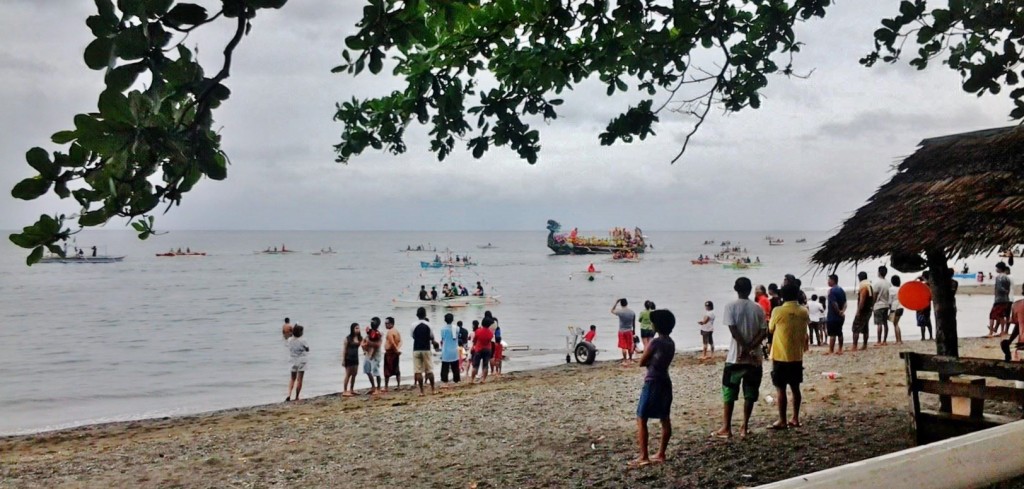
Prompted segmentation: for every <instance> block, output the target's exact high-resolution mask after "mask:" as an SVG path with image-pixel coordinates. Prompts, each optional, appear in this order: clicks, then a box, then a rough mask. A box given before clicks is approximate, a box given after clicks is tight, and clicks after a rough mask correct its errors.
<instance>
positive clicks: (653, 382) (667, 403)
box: [630, 309, 676, 467]
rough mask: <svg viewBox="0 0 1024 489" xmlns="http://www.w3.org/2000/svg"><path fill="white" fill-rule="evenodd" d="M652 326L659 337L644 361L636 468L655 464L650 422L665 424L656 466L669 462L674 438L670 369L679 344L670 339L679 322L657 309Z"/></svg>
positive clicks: (647, 351)
mask: <svg viewBox="0 0 1024 489" xmlns="http://www.w3.org/2000/svg"><path fill="white" fill-rule="evenodd" d="M651 322H652V323H653V325H654V330H655V331H656V332H657V333H658V336H657V337H656V338H654V339H653V340H651V343H650V344H649V345H648V347H647V348H645V349H644V354H643V356H641V357H640V366H641V367H647V373H646V375H645V376H644V387H643V389H642V390H641V391H640V400H639V401H638V402H637V407H636V426H637V441H638V442H639V445H640V456H639V458H637V459H636V460H634V461H633V462H631V463H630V465H631V466H633V467H640V466H643V465H647V464H649V463H651V459H649V458H648V449H647V443H648V438H649V433H648V431H647V420H649V419H651V418H657V419H658V420H660V421H661V440H659V444H658V453H656V454H655V455H654V460H653V461H654V462H664V461H665V449H666V448H667V447H668V440H669V438H672V418H671V416H670V412H671V410H672V378H671V377H670V376H669V372H668V367H669V365H671V364H672V359H673V358H674V357H675V355H676V344H675V342H674V341H672V338H671V337H670V336H669V335H671V334H672V330H673V329H675V326H676V318H675V316H674V315H673V314H672V312H671V311H669V310H667V309H656V310H654V311H652V312H651Z"/></svg>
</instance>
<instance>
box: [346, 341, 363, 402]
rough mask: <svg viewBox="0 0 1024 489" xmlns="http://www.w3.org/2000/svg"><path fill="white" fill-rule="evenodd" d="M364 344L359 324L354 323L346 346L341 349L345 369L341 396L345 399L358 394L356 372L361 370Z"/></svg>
mask: <svg viewBox="0 0 1024 489" xmlns="http://www.w3.org/2000/svg"><path fill="white" fill-rule="evenodd" d="M362 344H363V334H362V333H361V332H360V331H359V323H352V325H351V326H349V329H348V336H346V337H345V345H344V346H343V347H342V348H341V365H342V366H343V367H345V381H344V383H343V384H342V388H341V395H343V396H345V397H349V396H354V395H355V394H356V390H355V389H356V370H357V369H358V368H359V347H360V346H361V345H362Z"/></svg>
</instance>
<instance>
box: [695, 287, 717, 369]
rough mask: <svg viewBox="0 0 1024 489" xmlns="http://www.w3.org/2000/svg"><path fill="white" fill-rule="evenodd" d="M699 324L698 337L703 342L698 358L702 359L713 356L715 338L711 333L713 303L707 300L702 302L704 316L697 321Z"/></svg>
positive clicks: (712, 327) (712, 329)
mask: <svg viewBox="0 0 1024 489" xmlns="http://www.w3.org/2000/svg"><path fill="white" fill-rule="evenodd" d="M697 324H699V325H700V337H701V340H702V341H703V342H704V352H703V353H702V354H701V356H700V359H701V360H704V359H707V358H711V357H713V356H715V339H714V338H713V337H712V333H714V332H715V303H713V302H711V301H707V302H705V303H704V317H703V318H701V320H700V321H697ZM709 347H710V348H711V355H708V348H709Z"/></svg>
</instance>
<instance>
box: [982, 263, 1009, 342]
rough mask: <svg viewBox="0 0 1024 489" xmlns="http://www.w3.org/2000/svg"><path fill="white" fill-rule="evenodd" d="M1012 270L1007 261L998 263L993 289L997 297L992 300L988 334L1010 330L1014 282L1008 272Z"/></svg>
mask: <svg viewBox="0 0 1024 489" xmlns="http://www.w3.org/2000/svg"><path fill="white" fill-rule="evenodd" d="M1009 272H1010V268H1009V267H1007V266H1006V263H1003V262H999V263H996V278H995V284H994V288H995V290H994V291H993V293H994V295H995V299H994V301H993V302H992V310H991V311H990V312H989V314H988V335H989V336H995V335H1003V336H1005V335H1006V334H1007V332H1008V331H1009V324H1010V323H1009V319H1010V304H1012V301H1011V300H1010V289H1011V288H1013V282H1011V281H1010V277H1009V276H1008V275H1007V273H1009Z"/></svg>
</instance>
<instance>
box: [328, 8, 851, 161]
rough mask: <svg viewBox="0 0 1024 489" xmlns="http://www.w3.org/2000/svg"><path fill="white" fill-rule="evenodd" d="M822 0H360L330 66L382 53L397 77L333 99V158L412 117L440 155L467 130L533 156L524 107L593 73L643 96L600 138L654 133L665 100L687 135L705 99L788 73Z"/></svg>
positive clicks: (390, 136) (394, 134)
mask: <svg viewBox="0 0 1024 489" xmlns="http://www.w3.org/2000/svg"><path fill="white" fill-rule="evenodd" d="M830 4H831V0H795V1H786V0H732V1H729V0H672V1H668V0H665V1H657V0H618V1H611V0H589V1H581V0H576V1H571V0H563V1H557V0H493V1H481V0H475V1H474V0H467V1H452V0H369V1H367V2H366V6H365V7H364V8H363V16H362V19H361V20H360V21H359V23H358V24H357V27H358V28H359V30H358V31H357V32H356V33H355V34H354V35H352V36H350V37H348V38H347V39H346V40H345V45H346V46H347V47H348V50H346V51H344V52H343V57H344V59H345V64H343V65H341V66H338V67H337V68H335V71H337V72H341V71H344V72H348V73H351V74H353V75H358V74H360V73H362V72H363V71H365V70H366V69H369V71H370V73H372V74H377V73H379V72H381V71H382V70H383V69H384V65H385V62H386V61H388V58H391V59H390V61H388V62H389V63H390V65H392V66H393V73H394V74H395V75H396V76H400V77H402V78H404V80H405V84H406V87H405V89H404V90H400V91H395V92H392V93H391V94H388V95H385V96H383V97H379V98H373V99H369V100H358V99H353V100H351V101H348V102H344V103H341V104H338V107H337V109H338V110H337V114H336V115H335V119H336V120H338V121H340V122H341V123H342V124H343V125H344V129H343V132H342V135H341V139H342V140H341V143H340V144H338V145H337V146H336V147H335V149H336V150H337V153H338V161H339V162H347V161H348V160H349V159H350V158H351V157H352V156H355V155H358V154H360V153H362V152H363V151H364V150H366V149H367V148H373V149H376V150H386V151H389V152H391V153H394V154H400V153H404V152H405V151H406V145H405V141H404V138H405V129H406V126H407V125H408V124H409V123H410V122H411V121H412V120H416V121H417V122H419V123H420V124H424V125H427V126H428V127H429V133H430V136H431V143H430V149H431V151H433V152H435V153H436V154H437V157H438V158H439V159H444V158H445V157H446V156H448V155H449V154H450V153H451V152H452V151H454V150H455V148H456V145H457V144H459V143H460V142H463V141H464V142H465V145H466V149H468V150H469V151H471V152H472V154H473V156H474V157H476V158H480V157H481V156H482V155H483V154H484V152H486V151H487V150H488V149H490V148H491V147H494V146H508V147H509V148H510V149H512V150H513V151H515V152H516V153H517V154H518V155H519V157H520V158H522V159H525V160H526V161H528V162H529V163H531V164H532V163H535V162H536V161H537V157H538V153H539V151H540V133H539V132H538V131H537V130H536V129H533V128H532V127H531V125H530V124H529V123H528V122H527V119H528V118H530V117H533V118H535V119H542V120H550V119H554V118H556V117H557V116H558V106H559V105H561V104H562V100H561V99H560V98H557V97H558V95H559V94H560V93H562V92H563V91H564V90H571V89H572V88H573V87H575V86H576V85H578V84H579V83H580V82H582V81H583V80H586V79H591V78H596V79H598V80H600V82H601V83H603V84H605V85H606V86H607V94H608V95H609V96H611V95H613V94H615V93H616V92H627V91H629V90H631V89H633V90H637V91H638V92H639V93H641V94H644V96H645V97H646V98H644V99H643V100H642V101H640V102H639V103H637V104H636V105H635V106H632V107H627V108H625V110H624V111H623V112H622V113H621V114H620V115H618V116H617V117H615V118H613V119H612V120H611V121H610V122H609V123H608V126H607V127H606V129H605V130H604V132H603V133H601V134H600V136H599V139H600V142H601V144H603V145H611V144H613V143H615V142H617V141H621V142H625V143H629V142H632V141H633V140H634V139H637V138H639V139H645V138H647V137H648V136H650V135H653V134H654V124H655V123H657V122H658V120H659V114H660V113H661V112H662V111H663V110H666V109H667V110H675V111H678V112H681V113H684V114H687V115H690V116H693V117H694V118H695V123H694V126H693V129H692V131H691V132H690V133H689V134H688V135H687V138H686V143H688V142H689V139H690V136H692V135H693V134H694V133H695V132H696V130H697V129H698V128H699V126H700V124H701V123H702V122H703V121H704V119H705V117H706V116H707V114H708V111H710V110H711V108H712V107H713V106H720V107H722V108H723V109H725V110H727V111H739V110H741V109H743V108H746V107H751V108H755V109H756V108H757V107H759V106H760V105H761V90H762V89H764V88H765V87H766V86H767V85H768V76H769V75H773V74H783V75H790V74H792V73H793V64H792V54H793V53H795V52H797V51H799V49H800V43H799V42H797V40H796V36H795V34H794V32H793V27H794V25H795V24H796V23H797V22H798V21H801V20H806V19H810V18H812V17H822V16H824V15H825V9H826V7H828V6H829V5H830ZM698 60H700V61H699V62H698ZM691 85H692V86H691ZM684 87H686V89H684ZM657 96H660V97H661V98H662V100H660V101H656V100H655V97H657ZM686 143H684V144H683V147H682V148H681V150H680V153H679V155H677V156H676V159H678V158H679V156H680V155H682V152H683V151H684V150H685V148H686ZM673 161H675V160H673Z"/></svg>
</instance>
